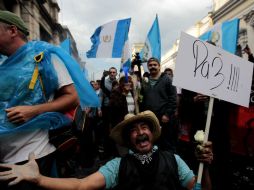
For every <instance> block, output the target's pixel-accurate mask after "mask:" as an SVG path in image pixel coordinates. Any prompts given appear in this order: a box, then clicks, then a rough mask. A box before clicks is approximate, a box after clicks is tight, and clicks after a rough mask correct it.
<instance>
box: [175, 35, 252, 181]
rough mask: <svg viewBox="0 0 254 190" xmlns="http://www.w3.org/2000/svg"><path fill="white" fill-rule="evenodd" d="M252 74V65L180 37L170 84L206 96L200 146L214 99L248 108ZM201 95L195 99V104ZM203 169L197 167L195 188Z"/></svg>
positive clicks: (206, 137)
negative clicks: (207, 99)
mask: <svg viewBox="0 0 254 190" xmlns="http://www.w3.org/2000/svg"><path fill="white" fill-rule="evenodd" d="M252 71H253V64H252V63H250V62H248V61H246V60H244V59H242V58H240V57H237V56H235V55H232V54H230V53H228V52H226V51H224V50H222V49H220V48H218V47H215V46H213V45H211V44H209V43H206V42H203V41H201V40H199V39H196V38H194V37H192V36H190V35H188V34H185V33H182V34H181V40H180V46H179V50H178V54H177V59H176V68H175V76H174V81H173V84H174V85H175V86H177V87H181V88H184V89H188V90H191V91H194V92H197V93H200V94H203V95H208V96H210V101H209V107H208V112H207V120H206V126H205V137H204V142H207V139H208V134H209V130H210V123H211V116H212V110H213V102H214V97H216V98H219V99H222V100H225V101H228V102H232V103H235V104H239V105H242V106H245V107H248V105H249V97H250V92H251V82H252ZM203 95H200V96H197V97H196V99H197V101H200V99H201V98H203ZM203 167H204V165H203V164H202V163H200V165H199V171H198V178H197V182H198V184H200V183H201V179H202V173H203Z"/></svg>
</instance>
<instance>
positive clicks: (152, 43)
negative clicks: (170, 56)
mask: <svg viewBox="0 0 254 190" xmlns="http://www.w3.org/2000/svg"><path fill="white" fill-rule="evenodd" d="M151 57H155V58H157V59H158V60H161V36H160V27H159V21H158V16H157V15H156V18H155V20H154V22H153V25H152V27H151V29H150V30H149V33H148V35H147V38H146V41H145V45H144V47H143V49H142V50H141V52H140V58H141V60H142V62H146V61H147V60H148V59H149V58H151Z"/></svg>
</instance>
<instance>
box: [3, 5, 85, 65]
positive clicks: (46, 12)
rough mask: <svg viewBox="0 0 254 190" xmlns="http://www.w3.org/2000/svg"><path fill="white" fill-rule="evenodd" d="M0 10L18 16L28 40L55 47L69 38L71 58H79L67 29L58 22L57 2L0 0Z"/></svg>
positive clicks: (58, 9) (78, 59)
mask: <svg viewBox="0 0 254 190" xmlns="http://www.w3.org/2000/svg"><path fill="white" fill-rule="evenodd" d="M0 9H1V10H8V11H11V12H14V13H16V14H17V15H19V16H20V17H21V18H22V19H23V20H24V21H25V23H26V25H27V27H28V29H29V32H30V34H29V36H28V39H29V40H43V41H46V42H49V43H53V44H55V45H59V44H60V42H62V41H63V40H65V39H66V37H67V36H68V37H70V41H71V50H72V55H73V57H74V58H75V59H76V60H77V61H78V62H79V61H80V57H79V55H78V50H77V47H76V42H75V40H74V39H73V37H72V35H71V33H70V31H69V29H68V28H67V27H66V26H64V27H63V26H62V25H61V24H60V23H59V22H58V14H59V11H60V8H59V5H58V3H57V0H0Z"/></svg>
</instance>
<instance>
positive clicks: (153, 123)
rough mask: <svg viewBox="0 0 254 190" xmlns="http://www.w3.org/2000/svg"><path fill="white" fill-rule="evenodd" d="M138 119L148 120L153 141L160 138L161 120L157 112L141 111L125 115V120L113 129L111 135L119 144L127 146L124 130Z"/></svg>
mask: <svg viewBox="0 0 254 190" xmlns="http://www.w3.org/2000/svg"><path fill="white" fill-rule="evenodd" d="M138 121H144V122H147V123H148V125H149V126H150V127H151V132H152V134H153V141H156V140H157V139H158V138H159V136H160V134H161V130H160V123H159V120H158V119H157V117H156V116H155V114H154V113H153V112H151V111H149V110H147V111H144V112H140V113H138V114H137V115H134V114H127V115H125V117H124V120H123V121H122V122H121V123H119V124H117V125H116V126H115V127H114V128H113V129H112V131H111V133H110V137H111V138H112V139H114V140H115V142H116V143H117V144H119V145H124V146H126V145H127V142H124V141H125V140H124V138H123V132H124V131H126V129H128V128H130V127H131V126H132V124H134V123H136V122H138Z"/></svg>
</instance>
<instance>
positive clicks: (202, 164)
mask: <svg viewBox="0 0 254 190" xmlns="http://www.w3.org/2000/svg"><path fill="white" fill-rule="evenodd" d="M213 104H214V98H213V97H210V99H209V106H208V113H207V118H206V126H205V137H204V143H205V142H207V140H208V135H209V131H210V124H211V118H212V113H213ZM203 169H204V163H199V168H198V177H197V184H198V185H200V184H201V180H202V174H203Z"/></svg>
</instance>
